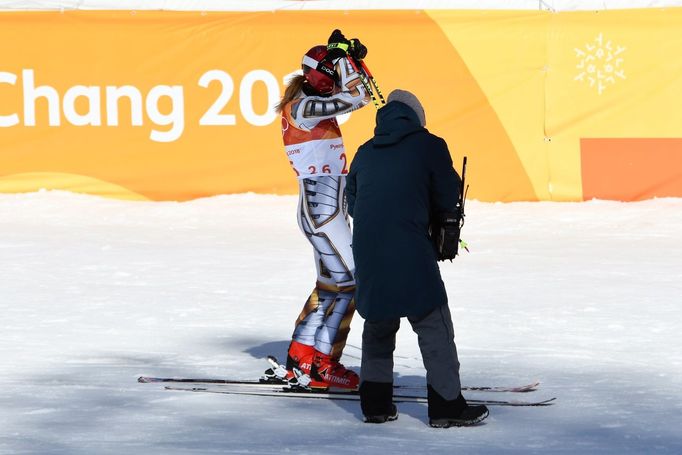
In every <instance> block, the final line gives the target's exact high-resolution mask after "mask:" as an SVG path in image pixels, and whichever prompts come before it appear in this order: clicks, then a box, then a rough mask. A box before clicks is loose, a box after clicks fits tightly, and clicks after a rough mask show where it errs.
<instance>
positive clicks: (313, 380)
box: [309, 351, 360, 391]
mask: <svg viewBox="0 0 682 455" xmlns="http://www.w3.org/2000/svg"><path fill="white" fill-rule="evenodd" d="M309 374H310V384H309V387H310V388H311V389H325V390H326V389H329V388H335V389H343V390H348V391H354V390H358V386H359V385H360V378H359V377H358V374H357V373H356V372H355V371H352V370H349V369H347V368H346V367H344V366H343V365H342V364H341V363H339V361H338V359H332V357H331V356H330V355H328V354H323V353H321V352H319V351H315V355H314V356H313V359H312V365H311V367H310V373H309Z"/></svg>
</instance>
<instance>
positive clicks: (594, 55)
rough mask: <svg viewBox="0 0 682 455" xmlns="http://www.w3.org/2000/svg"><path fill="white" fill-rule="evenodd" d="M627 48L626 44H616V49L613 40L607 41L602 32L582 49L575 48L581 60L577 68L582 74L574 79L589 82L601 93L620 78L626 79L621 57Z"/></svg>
mask: <svg viewBox="0 0 682 455" xmlns="http://www.w3.org/2000/svg"><path fill="white" fill-rule="evenodd" d="M625 50H626V48H625V47H624V46H615V49H614V45H613V44H612V43H611V40H608V41H605V40H604V34H603V33H600V34H599V35H598V36H597V37H596V38H595V39H594V40H593V41H592V42H590V43H587V44H585V46H584V47H583V48H582V49H578V48H575V52H576V56H577V57H578V59H579V60H580V61H579V63H578V64H577V65H576V68H578V70H580V74H578V75H577V76H576V77H575V78H574V80H576V81H580V82H587V83H589V85H590V87H594V88H596V90H597V93H598V94H600V95H601V94H602V93H604V90H606V87H608V86H609V85H613V84H615V83H616V81H617V80H618V79H625V71H624V70H623V57H620V55H621V54H622V53H623V52H625Z"/></svg>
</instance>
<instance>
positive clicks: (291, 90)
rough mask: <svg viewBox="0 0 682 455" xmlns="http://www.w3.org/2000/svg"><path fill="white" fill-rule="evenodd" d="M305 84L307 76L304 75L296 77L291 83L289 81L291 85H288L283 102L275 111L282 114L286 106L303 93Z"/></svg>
mask: <svg viewBox="0 0 682 455" xmlns="http://www.w3.org/2000/svg"><path fill="white" fill-rule="evenodd" d="M304 83H305V76H304V75H302V74H299V75H296V76H294V77H293V78H292V79H291V81H289V85H287V88H286V90H284V96H283V97H282V100H281V101H280V102H279V103H278V104H277V105H276V106H275V110H276V111H277V112H282V109H284V106H286V105H287V104H288V103H290V102H291V101H292V100H293V99H295V98H296V96H297V95H298V92H300V91H301V89H302V88H303V84H304Z"/></svg>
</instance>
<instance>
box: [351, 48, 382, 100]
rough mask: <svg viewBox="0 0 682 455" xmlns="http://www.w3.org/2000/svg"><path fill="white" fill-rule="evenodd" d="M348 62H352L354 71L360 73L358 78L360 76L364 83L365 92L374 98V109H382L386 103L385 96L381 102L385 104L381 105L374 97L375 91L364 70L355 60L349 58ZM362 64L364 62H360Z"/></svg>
mask: <svg viewBox="0 0 682 455" xmlns="http://www.w3.org/2000/svg"><path fill="white" fill-rule="evenodd" d="M348 61H349V62H350V64H351V66H352V67H353V71H355V72H356V73H358V76H360V82H362V85H363V87H365V90H367V92H368V93H369V96H370V97H371V98H372V102H373V103H374V107H376V108H377V109H381V108H382V107H383V105H384V104H386V102H385V101H384V99H383V96H382V97H381V101H382V102H383V103H382V104H381V105H380V104H379V101H377V98H376V96H374V90H372V86H371V85H370V81H369V80H368V79H367V76H366V75H365V72H364V70H362V69H360V68H358V65H357V63H356V62H355V59H353V58H349V59H348ZM360 62H362V60H360Z"/></svg>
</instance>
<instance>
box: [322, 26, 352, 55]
mask: <svg viewBox="0 0 682 455" xmlns="http://www.w3.org/2000/svg"><path fill="white" fill-rule="evenodd" d="M350 47H351V42H350V41H348V40H347V39H346V37H345V36H343V33H341V30H339V29H336V30H334V31H333V32H332V34H331V35H330V36H329V40H328V41H327V57H326V60H336V59H337V58H341V57H345V56H346V55H348V52H349V51H350Z"/></svg>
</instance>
